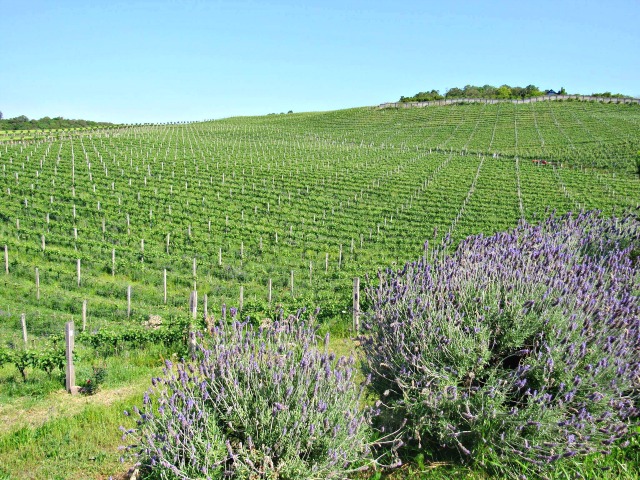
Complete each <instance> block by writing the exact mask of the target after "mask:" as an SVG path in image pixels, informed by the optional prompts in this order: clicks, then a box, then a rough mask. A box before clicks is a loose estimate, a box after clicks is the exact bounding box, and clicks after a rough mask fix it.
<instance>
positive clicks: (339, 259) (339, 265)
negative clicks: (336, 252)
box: [338, 245, 342, 269]
mask: <svg viewBox="0 0 640 480" xmlns="http://www.w3.org/2000/svg"><path fill="white" fill-rule="evenodd" d="M341 268H342V245H340V257H339V258H338V269H341Z"/></svg>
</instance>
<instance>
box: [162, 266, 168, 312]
mask: <svg viewBox="0 0 640 480" xmlns="http://www.w3.org/2000/svg"><path fill="white" fill-rule="evenodd" d="M162 289H163V291H164V304H165V305H166V304H167V269H166V268H165V269H164V271H163V272H162Z"/></svg>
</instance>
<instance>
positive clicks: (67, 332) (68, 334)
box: [64, 322, 78, 394]
mask: <svg viewBox="0 0 640 480" xmlns="http://www.w3.org/2000/svg"><path fill="white" fill-rule="evenodd" d="M74 336H75V332H74V326H73V322H67V323H66V324H65V326H64V339H65V346H66V360H67V367H66V369H65V374H66V382H65V386H66V389H67V392H69V393H71V394H74V393H77V392H78V389H77V387H76V370H75V367H74V365H73V347H74V343H75V342H74Z"/></svg>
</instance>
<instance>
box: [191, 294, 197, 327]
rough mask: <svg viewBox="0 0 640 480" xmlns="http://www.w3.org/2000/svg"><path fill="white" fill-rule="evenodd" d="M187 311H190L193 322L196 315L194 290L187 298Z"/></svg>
mask: <svg viewBox="0 0 640 480" xmlns="http://www.w3.org/2000/svg"><path fill="white" fill-rule="evenodd" d="M189 310H190V311H191V317H192V318H193V319H194V320H195V319H196V315H197V314H198V292H197V291H196V290H192V291H191V296H190V297H189Z"/></svg>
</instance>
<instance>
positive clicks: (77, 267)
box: [76, 259, 80, 286]
mask: <svg viewBox="0 0 640 480" xmlns="http://www.w3.org/2000/svg"><path fill="white" fill-rule="evenodd" d="M76 270H77V274H78V286H80V259H78V263H77V265H76Z"/></svg>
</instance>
